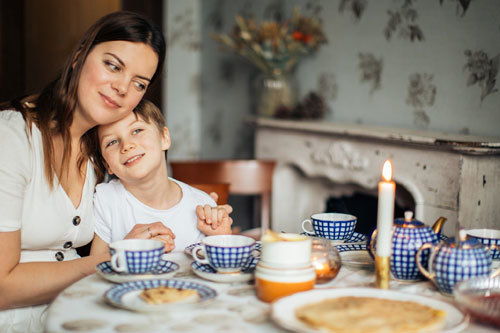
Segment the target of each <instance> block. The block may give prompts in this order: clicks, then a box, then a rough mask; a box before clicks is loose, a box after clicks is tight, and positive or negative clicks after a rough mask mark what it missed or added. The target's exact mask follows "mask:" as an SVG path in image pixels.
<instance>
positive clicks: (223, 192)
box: [189, 183, 229, 205]
mask: <svg viewBox="0 0 500 333" xmlns="http://www.w3.org/2000/svg"><path fill="white" fill-rule="evenodd" d="M189 185H191V186H192V187H196V188H197V189H199V190H202V191H203V192H206V193H208V194H210V193H212V192H215V193H217V195H218V196H219V198H218V199H217V204H218V205H225V204H227V199H228V198H229V183H189Z"/></svg>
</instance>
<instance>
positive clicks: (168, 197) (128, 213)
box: [91, 100, 232, 253]
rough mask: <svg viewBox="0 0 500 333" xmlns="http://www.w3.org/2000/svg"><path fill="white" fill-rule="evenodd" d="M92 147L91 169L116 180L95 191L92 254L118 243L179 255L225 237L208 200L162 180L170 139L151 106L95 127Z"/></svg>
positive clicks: (219, 211) (221, 211)
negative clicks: (137, 241)
mask: <svg viewBox="0 0 500 333" xmlns="http://www.w3.org/2000/svg"><path fill="white" fill-rule="evenodd" d="M93 141H94V143H95V144H94V146H95V147H96V148H95V150H96V151H94V152H92V153H91V154H92V155H93V158H94V161H95V162H96V163H95V164H96V165H97V166H99V165H100V166H101V168H100V169H104V168H106V170H101V171H102V172H105V171H107V172H108V173H109V174H111V175H115V176H116V177H117V178H118V179H113V180H111V181H110V182H108V183H103V184H99V185H97V187H96V193H95V196H94V215H95V219H96V221H95V222H96V237H95V239H94V242H93V245H92V253H96V252H101V251H106V250H107V245H108V244H109V243H111V242H113V241H116V240H121V239H124V238H153V239H159V240H162V241H163V242H164V243H165V244H166V245H165V249H166V251H172V250H176V251H182V250H183V249H184V248H185V247H186V246H188V245H190V244H193V243H196V242H198V241H199V240H200V239H201V238H203V237H204V235H217V234H230V233H231V223H232V219H231V218H230V217H229V216H228V212H227V211H226V209H225V208H224V207H220V206H219V207H212V206H216V204H215V202H214V200H213V199H212V198H211V197H210V196H209V195H208V194H206V193H205V192H202V191H200V190H198V189H196V188H194V187H191V186H189V185H187V184H185V183H182V182H180V181H177V180H175V179H172V178H169V177H168V172H167V162H166V158H165V155H166V154H165V152H166V151H167V150H168V149H169V147H170V144H171V141H170V135H169V132H168V129H167V127H166V126H165V120H164V118H163V115H162V113H161V111H160V110H159V109H158V108H157V107H156V106H155V105H154V104H153V103H151V102H149V101H145V100H144V101H143V102H141V103H140V104H139V105H138V106H137V107H136V108H135V109H134V112H133V113H131V114H130V115H129V116H127V117H125V118H124V119H121V120H119V121H117V122H115V123H112V124H110V125H105V126H99V128H98V129H97V133H95V134H94V135H93ZM97 150H99V151H97ZM99 152H100V154H102V157H101V156H100V154H99ZM100 158H101V159H100ZM96 159H97V160H96ZM99 159H100V160H99ZM98 176H99V172H98ZM154 222H156V223H154ZM138 223H146V224H138ZM162 230H163V231H162ZM165 230H166V231H165ZM174 238H175V241H174Z"/></svg>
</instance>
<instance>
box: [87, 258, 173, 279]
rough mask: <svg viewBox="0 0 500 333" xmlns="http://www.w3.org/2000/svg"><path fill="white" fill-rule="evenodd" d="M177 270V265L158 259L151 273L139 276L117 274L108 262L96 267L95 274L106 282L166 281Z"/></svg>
mask: <svg viewBox="0 0 500 333" xmlns="http://www.w3.org/2000/svg"><path fill="white" fill-rule="evenodd" d="M178 269H179V264H177V263H175V262H173V261H169V260H163V259H160V261H159V262H158V265H157V266H156V267H155V268H154V269H153V270H152V271H151V272H146V273H140V274H130V273H119V272H115V271H114V270H113V268H112V267H111V263H110V262H109V261H104V262H101V263H100V264H98V265H97V266H96V273H97V274H98V275H99V276H101V277H102V278H104V279H106V280H108V281H111V282H115V283H122V282H128V281H135V280H150V279H166V278H169V277H172V276H173V275H174V274H175V272H176V271H177V270H178Z"/></svg>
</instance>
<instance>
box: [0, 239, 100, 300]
mask: <svg viewBox="0 0 500 333" xmlns="http://www.w3.org/2000/svg"><path fill="white" fill-rule="evenodd" d="M20 244H21V232H20V231H12V232H0V295H2V297H0V310H4V309H9V308H16V307H22V306H29V305H36V304H43V303H48V302H50V301H52V300H53V299H54V298H55V297H56V296H57V294H59V293H60V292H61V291H62V290H63V289H64V288H66V287H68V286H69V285H71V284H72V283H74V282H76V281H78V280H80V279H81V278H83V277H85V276H87V275H90V274H92V273H94V272H95V266H96V265H97V264H98V263H100V262H102V261H105V260H109V255H108V254H96V255H91V256H89V257H85V258H81V259H75V260H69V261H61V262H29V263H19V258H20V253H21V246H20Z"/></svg>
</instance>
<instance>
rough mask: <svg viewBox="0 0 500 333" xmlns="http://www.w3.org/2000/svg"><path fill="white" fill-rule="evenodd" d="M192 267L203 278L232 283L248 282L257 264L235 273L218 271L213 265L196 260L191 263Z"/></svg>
mask: <svg viewBox="0 0 500 333" xmlns="http://www.w3.org/2000/svg"><path fill="white" fill-rule="evenodd" d="M191 269H192V270H193V272H194V273H195V274H196V275H198V276H199V277H201V278H203V279H206V280H210V281H214V282H221V283H232V282H247V281H250V280H252V279H253V272H254V271H255V266H253V267H251V268H248V269H245V270H243V271H240V272H235V273H217V271H216V270H215V268H213V267H212V266H210V265H207V264H200V263H198V262H196V261H194V262H193V263H192V264H191Z"/></svg>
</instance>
